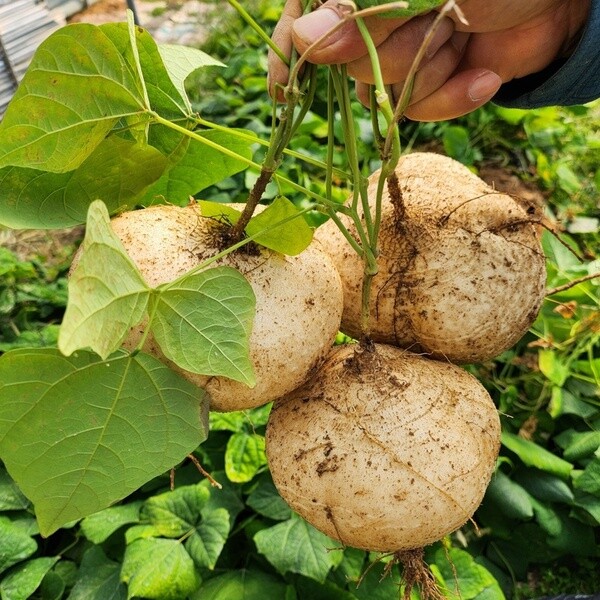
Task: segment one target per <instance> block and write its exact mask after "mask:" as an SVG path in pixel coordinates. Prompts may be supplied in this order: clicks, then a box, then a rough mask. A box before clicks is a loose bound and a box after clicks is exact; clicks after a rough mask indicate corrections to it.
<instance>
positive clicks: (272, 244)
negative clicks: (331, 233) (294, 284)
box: [246, 196, 313, 256]
mask: <svg viewBox="0 0 600 600" xmlns="http://www.w3.org/2000/svg"><path fill="white" fill-rule="evenodd" d="M261 231H264V233H261V234H260V235H256V234H259V233H260V232H261ZM246 233H247V234H248V235H249V236H255V235H256V237H254V238H253V239H254V241H255V242H256V243H257V244H260V245H261V246H265V248H270V249H271V250H274V251H275V252H281V253H282V254H287V255H289V256H295V255H297V254H300V253H301V252H302V251H304V250H306V248H307V247H308V245H309V244H310V242H311V241H312V237H313V230H312V228H311V227H310V226H309V225H308V223H307V222H306V221H305V219H304V218H303V217H302V215H301V213H300V212H299V211H298V209H297V208H296V206H295V205H294V204H293V203H292V202H290V201H289V200H288V199H287V198H284V197H283V196H279V197H278V198H276V199H275V200H274V201H273V203H272V204H270V205H269V206H267V208H266V209H265V210H264V211H262V212H260V213H258V214H257V215H255V216H254V217H252V219H251V220H250V222H249V223H248V225H247V227H246Z"/></svg>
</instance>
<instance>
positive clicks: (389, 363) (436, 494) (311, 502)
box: [266, 345, 500, 552]
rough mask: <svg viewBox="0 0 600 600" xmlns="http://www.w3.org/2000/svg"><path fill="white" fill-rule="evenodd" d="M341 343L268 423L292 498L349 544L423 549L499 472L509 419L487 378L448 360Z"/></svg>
mask: <svg viewBox="0 0 600 600" xmlns="http://www.w3.org/2000/svg"><path fill="white" fill-rule="evenodd" d="M355 349H356V346H345V347H341V348H337V349H335V350H334V351H333V352H332V353H331V354H330V356H329V358H328V359H327V361H326V362H325V363H324V364H323V366H322V367H321V369H320V370H319V371H318V373H317V374H315V376H314V377H313V378H312V380H311V381H310V382H308V383H306V384H305V385H304V386H302V387H301V388H299V389H298V390H296V391H294V392H293V393H291V394H290V395H288V396H287V397H286V398H283V399H281V400H279V401H277V402H276V403H275V405H274V408H273V410H272V412H271V415H270V419H269V423H268V426H267V432H266V447H267V457H268V460H269V466H270V469H271V473H272V475H273V480H274V482H275V485H276V487H277V489H278V490H279V492H280V494H281V496H282V497H283V498H284V499H285V500H286V502H287V503H288V504H289V505H290V506H291V507H292V508H293V509H294V510H295V511H297V512H298V513H299V514H300V515H302V516H303V517H304V518H305V519H306V520H307V521H308V522H310V523H311V524H312V525H314V526H315V527H316V528H317V529H319V530H321V531H322V532H324V533H326V534H327V535H329V536H330V537H332V538H335V539H337V540H339V541H340V542H341V543H342V544H344V545H348V546H351V547H355V548H362V549H365V550H371V551H381V552H396V551H398V550H403V549H411V548H419V547H422V546H425V545H427V544H430V543H432V542H434V541H436V540H439V539H441V538H442V537H443V536H444V535H446V534H448V533H451V532H452V531H455V530H456V529H458V528H459V527H460V526H462V525H463V524H464V523H465V522H466V521H467V520H468V519H469V518H470V517H471V516H472V515H473V513H474V511H475V510H476V508H477V507H478V506H479V504H480V502H481V500H482V498H483V495H484V492H485V489H486V487H487V485H488V483H489V480H490V478H491V475H492V473H493V471H494V467H495V460H496V457H497V455H498V451H499V446H500V422H499V418H498V415H497V411H496V408H495V406H494V404H493V402H492V400H491V398H490V396H489V395H488V393H487V392H486V390H485V389H484V388H483V386H482V385H481V384H480V383H479V382H478V381H477V380H476V379H475V378H474V377H472V376H471V375H470V374H468V373H467V372H466V371H464V370H462V369H461V368H459V367H456V366H454V365H451V364H448V363H442V362H437V361H432V360H428V359H425V358H422V357H420V356H417V355H413V354H411V353H409V352H406V351H403V350H401V349H398V348H395V347H391V346H386V345H376V353H375V354H374V355H372V356H368V357H366V359H365V357H362V359H360V360H359V361H358V362H356V361H354V360H353V355H354V352H355Z"/></svg>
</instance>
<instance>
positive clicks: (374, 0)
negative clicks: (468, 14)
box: [356, 0, 446, 17]
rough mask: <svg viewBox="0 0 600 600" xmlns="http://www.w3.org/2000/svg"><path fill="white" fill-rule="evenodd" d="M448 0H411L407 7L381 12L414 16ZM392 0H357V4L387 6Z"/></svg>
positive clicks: (389, 15) (388, 14) (363, 6)
mask: <svg viewBox="0 0 600 600" xmlns="http://www.w3.org/2000/svg"><path fill="white" fill-rule="evenodd" d="M445 1H446V0H409V1H408V2H407V5H408V7H407V8H399V9H395V10H390V11H388V12H384V13H381V15H380V16H383V17H414V16H415V15H418V14H420V13H423V12H427V11H429V10H431V9H433V8H436V7H438V6H441V5H442V4H444V2H445ZM389 3H390V0H357V2H356V5H357V6H358V7H359V8H369V7H370V6H385V5H386V4H389Z"/></svg>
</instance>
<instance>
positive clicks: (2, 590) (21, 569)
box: [0, 556, 58, 600]
mask: <svg viewBox="0 0 600 600" xmlns="http://www.w3.org/2000/svg"><path fill="white" fill-rule="evenodd" d="M57 561H58V556H57V557H42V558H34V559H32V560H28V561H27V562H25V563H22V564H20V565H19V566H18V567H15V568H14V569H13V570H12V571H11V572H10V573H8V574H7V575H6V577H4V579H2V582H0V596H1V597H2V600H27V598H30V597H31V595H32V594H33V592H35V590H37V589H38V587H39V586H40V584H41V583H42V579H44V576H45V575H46V573H48V571H50V569H51V568H52V567H53V566H54V565H55V564H56V562H57Z"/></svg>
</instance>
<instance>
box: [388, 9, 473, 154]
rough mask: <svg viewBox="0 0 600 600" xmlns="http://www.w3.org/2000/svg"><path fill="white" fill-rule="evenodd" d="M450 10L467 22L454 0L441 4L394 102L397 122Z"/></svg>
mask: <svg viewBox="0 0 600 600" xmlns="http://www.w3.org/2000/svg"><path fill="white" fill-rule="evenodd" d="M451 11H455V12H456V13H457V15H458V18H459V19H460V20H461V21H462V22H463V23H466V22H467V21H466V19H465V17H464V15H463V13H462V11H461V10H460V8H459V7H458V6H457V4H456V0H448V2H446V4H444V6H442V8H441V9H440V11H439V13H438V15H437V17H436V18H435V20H434V21H433V23H432V24H431V26H430V27H429V29H428V31H427V33H426V34H425V37H424V39H423V42H422V43H421V45H420V47H419V50H418V51H417V54H416V55H415V58H414V59H413V61H412V63H411V66H410V69H409V71H408V74H407V76H406V79H405V82H404V86H403V87H402V92H401V93H400V98H398V101H397V102H396V107H395V109H394V117H393V118H394V121H396V122H398V121H400V119H401V118H402V117H403V116H404V113H405V111H406V108H407V107H408V103H409V102H410V97H411V95H412V91H413V87H414V83H415V77H416V75H417V71H418V69H419V66H420V65H421V61H422V60H423V57H424V56H425V52H427V48H429V46H430V44H431V42H432V41H433V36H434V35H435V33H436V31H437V30H438V28H439V26H440V25H441V22H442V20H443V19H444V17H445V16H446V15H447V14H448V13H449V12H451ZM391 133H392V132H388V135H387V137H386V140H385V146H384V151H385V152H390V148H391V146H392V144H393V143H394V138H393V136H392V135H391Z"/></svg>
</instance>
